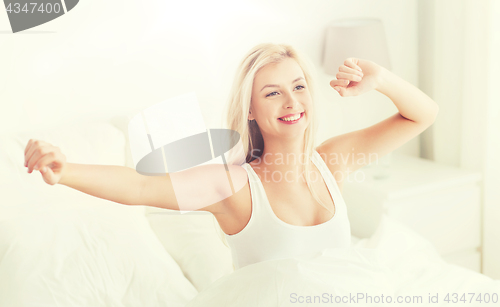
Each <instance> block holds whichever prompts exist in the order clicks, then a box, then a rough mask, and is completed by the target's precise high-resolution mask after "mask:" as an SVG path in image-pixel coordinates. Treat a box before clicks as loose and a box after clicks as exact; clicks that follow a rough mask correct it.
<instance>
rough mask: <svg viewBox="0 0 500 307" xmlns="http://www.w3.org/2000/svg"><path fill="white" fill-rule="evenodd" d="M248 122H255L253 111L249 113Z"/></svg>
mask: <svg viewBox="0 0 500 307" xmlns="http://www.w3.org/2000/svg"><path fill="white" fill-rule="evenodd" d="M248 120H254V117H253V115H252V111H251V110H250V111H248Z"/></svg>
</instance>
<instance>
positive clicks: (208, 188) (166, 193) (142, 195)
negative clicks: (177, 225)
mask: <svg viewBox="0 0 500 307" xmlns="http://www.w3.org/2000/svg"><path fill="white" fill-rule="evenodd" d="M25 166H26V167H27V168H28V173H31V172H32V171H33V170H39V171H40V173H41V174H42V177H43V180H44V181H45V182H46V183H48V184H51V185H54V184H56V183H59V184H63V185H66V186H68V187H71V188H73V189H76V190H79V191H81V192H84V193H86V194H89V195H92V196H96V197H99V198H103V199H107V200H110V201H114V202H117V203H121V204H125V205H144V206H152V207H159V208H164V209H171V210H179V204H178V201H177V198H176V195H177V196H178V197H181V198H182V202H183V204H196V206H195V207H193V208H185V207H183V208H181V209H182V210H188V209H189V210H203V211H209V212H212V213H214V214H215V213H220V212H224V211H225V205H226V203H225V200H226V199H227V197H228V196H229V195H227V194H228V190H227V187H226V186H227V185H224V184H223V183H224V179H225V180H227V177H226V178H224V177H225V176H227V174H226V172H224V171H222V172H221V169H222V170H223V168H222V165H203V166H199V167H195V168H192V169H188V170H185V171H182V172H178V173H176V175H175V176H176V177H175V186H176V191H175V192H174V187H173V183H172V179H171V176H170V175H169V174H168V173H167V174H165V175H164V176H144V175H141V174H139V173H137V172H136V171H135V170H134V169H132V168H128V167H125V166H116V165H91V164H76V163H67V162H66V157H65V156H64V155H63V154H62V152H61V150H60V149H59V148H58V147H55V146H52V145H51V144H49V143H46V142H43V141H40V140H30V141H29V142H28V145H27V146H26V149H25ZM242 171H243V172H244V170H243V169H241V170H236V171H235V172H232V173H235V174H236V173H237V172H239V175H237V176H236V177H238V178H239V177H241V178H239V180H238V181H239V182H240V184H236V185H238V186H240V187H239V188H241V185H242V184H243V180H244V181H245V182H246V176H245V178H243V177H242V176H241V174H242ZM207 178H208V179H209V180H207ZM235 188H237V189H238V190H239V188H238V187H235ZM198 204H203V205H198Z"/></svg>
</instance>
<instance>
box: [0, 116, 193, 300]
mask: <svg viewBox="0 0 500 307" xmlns="http://www.w3.org/2000/svg"><path fill="white" fill-rule="evenodd" d="M30 138H36V139H41V140H44V141H47V142H49V143H52V144H53V145H55V146H58V147H60V148H61V149H62V150H63V153H64V154H65V155H66V156H67V159H68V162H74V163H84V164H115V165H123V164H124V163H125V155H124V153H125V151H124V149H125V138H124V135H123V133H121V132H120V131H119V130H118V129H116V128H115V127H114V126H113V125H111V124H109V123H88V124H85V125H82V124H81V125H79V126H74V125H73V126H64V127H60V128H59V129H53V130H51V131H31V132H25V133H20V134H17V135H12V136H11V135H3V136H0V149H1V150H0V306H32V305H33V306H35V305H36V306H42V305H44V306H157V305H166V306H184V305H185V304H186V302H187V301H189V300H190V299H191V298H192V297H193V296H194V295H196V293H197V291H196V289H195V288H194V287H193V285H192V284H191V283H190V282H189V281H188V280H187V279H186V278H185V277H184V275H183V274H182V271H181V270H180V268H179V266H178V264H177V263H175V261H174V260H173V259H172V257H171V256H170V255H169V254H168V253H167V252H166V251H165V249H164V248H163V247H162V246H161V244H160V242H159V241H158V238H157V237H156V235H155V234H154V232H153V231H152V230H151V227H150V226H149V223H148V221H147V220H146V218H145V216H144V207H142V206H135V207H131V206H126V205H122V204H118V203H114V202H111V201H107V200H103V199H99V198H96V197H93V196H89V195H87V194H84V193H82V192H79V191H77V190H74V189H71V188H69V187H66V186H63V185H54V186H50V185H47V184H46V183H45V182H43V179H42V178H41V175H40V174H39V172H33V173H31V174H28V173H27V172H26V168H25V167H24V148H25V146H26V144H27V141H28V140H29V139H30Z"/></svg>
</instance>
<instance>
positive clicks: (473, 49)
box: [419, 0, 500, 279]
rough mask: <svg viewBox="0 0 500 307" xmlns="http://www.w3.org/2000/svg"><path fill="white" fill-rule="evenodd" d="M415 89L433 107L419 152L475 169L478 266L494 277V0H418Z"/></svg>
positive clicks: (498, 164) (497, 121)
mask: <svg viewBox="0 0 500 307" xmlns="http://www.w3.org/2000/svg"><path fill="white" fill-rule="evenodd" d="M419 14H420V16H419V24H420V29H421V34H420V46H419V49H420V60H421V63H422V65H421V66H420V69H421V71H420V80H421V88H422V90H423V91H424V92H426V93H427V94H428V95H430V96H431V97H432V98H433V99H434V100H435V101H436V102H437V103H438V105H439V107H440V111H439V116H438V118H437V120H436V122H435V123H434V125H433V127H432V128H433V129H432V132H433V133H432V134H429V133H426V134H424V135H423V136H422V154H423V156H424V157H426V158H432V159H434V160H435V161H437V162H439V163H443V164H448V165H452V166H457V167H462V168H466V169H471V170H476V171H480V172H481V173H482V174H483V182H482V207H483V208H482V209H483V212H482V213H483V214H482V215H483V236H482V237H483V242H482V243H483V259H482V260H483V261H482V272H483V273H484V274H486V275H488V276H490V277H492V278H496V279H498V278H500V262H499V261H498V259H500V223H499V222H500V190H499V189H498V186H500V177H499V176H498V174H499V173H500V160H499V159H498V157H499V156H500V92H499V91H498V84H500V78H499V76H498V72H499V71H500V60H499V59H498V54H500V21H499V20H500V2H499V1H496V0H480V1H477V0H422V1H421V2H419Z"/></svg>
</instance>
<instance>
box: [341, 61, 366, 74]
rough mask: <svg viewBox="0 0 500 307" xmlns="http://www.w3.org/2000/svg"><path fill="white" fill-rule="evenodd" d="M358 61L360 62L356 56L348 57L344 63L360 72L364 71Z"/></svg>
mask: <svg viewBox="0 0 500 307" xmlns="http://www.w3.org/2000/svg"><path fill="white" fill-rule="evenodd" d="M358 62H359V60H358V59H356V58H347V59H346V60H345V61H344V65H345V66H347V67H350V68H352V69H356V70H358V71H360V72H363V70H362V69H361V67H359V65H358Z"/></svg>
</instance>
